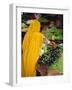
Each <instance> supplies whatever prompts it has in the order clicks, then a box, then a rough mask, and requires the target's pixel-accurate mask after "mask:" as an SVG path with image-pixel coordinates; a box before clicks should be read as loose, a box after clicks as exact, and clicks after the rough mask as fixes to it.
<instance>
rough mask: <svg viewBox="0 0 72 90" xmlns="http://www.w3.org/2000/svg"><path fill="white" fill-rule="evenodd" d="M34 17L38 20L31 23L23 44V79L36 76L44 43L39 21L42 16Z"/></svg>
mask: <svg viewBox="0 0 72 90" xmlns="http://www.w3.org/2000/svg"><path fill="white" fill-rule="evenodd" d="M34 16H35V18H36V19H34V20H33V21H32V22H31V24H30V26H29V28H28V31H27V33H26V34H25V37H24V39H23V44H22V50H23V54H22V77H31V76H36V63H37V60H38V57H39V53H40V49H41V47H42V43H43V35H42V33H41V32H40V22H39V21H38V18H39V16H40V15H39V14H34Z"/></svg>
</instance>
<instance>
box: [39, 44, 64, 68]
mask: <svg viewBox="0 0 72 90" xmlns="http://www.w3.org/2000/svg"><path fill="white" fill-rule="evenodd" d="M45 49H46V51H45V52H44V54H43V55H42V56H40V57H39V61H38V63H39V64H41V65H46V66H48V67H49V66H51V65H52V64H53V63H55V62H56V61H57V60H58V58H59V57H60V56H61V54H62V50H63V47H62V45H57V46H56V47H52V46H49V45H45V47H44V48H43V50H45Z"/></svg>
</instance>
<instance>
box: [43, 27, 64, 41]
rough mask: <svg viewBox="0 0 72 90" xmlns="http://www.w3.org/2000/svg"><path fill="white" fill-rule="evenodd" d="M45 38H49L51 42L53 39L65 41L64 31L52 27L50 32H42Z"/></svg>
mask: <svg viewBox="0 0 72 90" xmlns="http://www.w3.org/2000/svg"><path fill="white" fill-rule="evenodd" d="M42 33H43V34H44V35H45V37H47V38H48V39H49V40H52V39H53V38H54V39H55V40H62V39H63V31H62V29H58V28H56V27H55V26H54V27H51V28H50V29H48V30H44V31H43V32H42Z"/></svg>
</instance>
